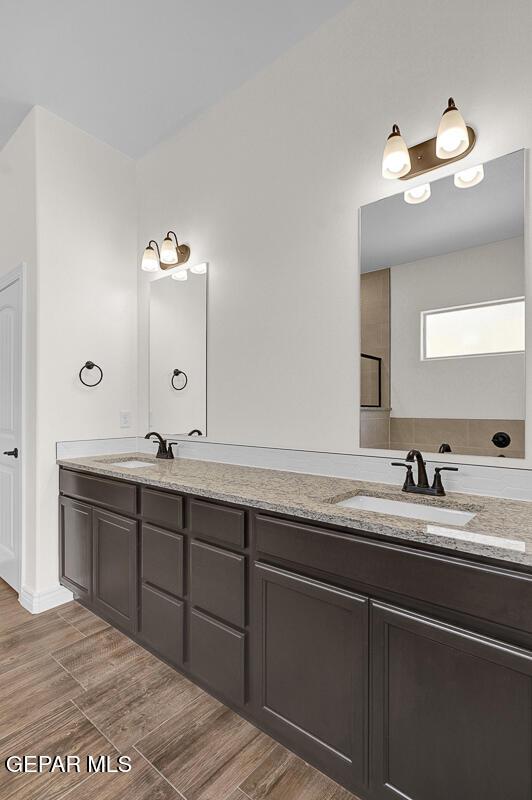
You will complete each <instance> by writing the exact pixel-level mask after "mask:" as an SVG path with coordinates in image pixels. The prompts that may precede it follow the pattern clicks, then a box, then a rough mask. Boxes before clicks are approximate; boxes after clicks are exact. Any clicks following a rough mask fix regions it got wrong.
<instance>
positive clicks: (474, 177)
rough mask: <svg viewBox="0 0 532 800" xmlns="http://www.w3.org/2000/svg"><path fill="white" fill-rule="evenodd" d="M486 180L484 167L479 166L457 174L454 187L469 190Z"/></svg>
mask: <svg viewBox="0 0 532 800" xmlns="http://www.w3.org/2000/svg"><path fill="white" fill-rule="evenodd" d="M483 179H484V165H483V164H478V166H476V167H469V169H463V170H462V171H461V172H457V173H456V175H455V176H454V185H455V186H456V188H457V189H469V188H470V187H471V186H476V185H477V183H480V181H481V180H483Z"/></svg>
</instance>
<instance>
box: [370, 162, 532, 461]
mask: <svg viewBox="0 0 532 800" xmlns="http://www.w3.org/2000/svg"><path fill="white" fill-rule="evenodd" d="M524 166H525V165H524V152H523V151H518V152H515V153H511V154H510V155H506V156H503V157H501V158H497V159H495V160H493V161H490V162H488V163H485V164H484V165H482V166H479V167H478V168H472V169H471V170H465V171H463V172H462V173H460V172H459V173H457V175H454V176H452V175H451V176H449V177H446V178H442V179H440V180H437V181H434V182H432V183H431V184H430V185H429V184H426V185H425V186H420V187H416V188H415V189H414V190H413V191H412V192H411V193H410V194H408V193H404V194H403V193H401V194H398V195H394V196H393V197H388V198H386V199H384V200H380V201H378V202H376V203H372V204H370V205H367V206H364V207H363V208H362V209H361V213H360V237H361V238H360V241H361V249H360V253H361V257H360V258H361V260H360V271H361V275H360V281H361V283H360V295H361V363H360V386H361V390H360V419H361V425H360V445H361V447H364V448H377V449H384V450H399V451H403V452H407V451H408V450H409V449H410V448H412V447H415V448H418V449H420V450H422V451H425V452H430V453H441V454H445V453H454V454H457V455H471V456H507V457H512V458H524V456H525V266H524V197H525V168H524Z"/></svg>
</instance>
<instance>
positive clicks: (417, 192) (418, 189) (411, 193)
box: [404, 183, 430, 205]
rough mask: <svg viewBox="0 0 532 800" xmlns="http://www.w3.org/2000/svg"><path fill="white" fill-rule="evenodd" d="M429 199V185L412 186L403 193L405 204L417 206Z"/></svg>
mask: <svg viewBox="0 0 532 800" xmlns="http://www.w3.org/2000/svg"><path fill="white" fill-rule="evenodd" d="M429 197H430V183H423V184H422V185H421V186H413V187H412V188H411V189H407V190H406V192H405V193H404V198H405V203H409V204H410V205H417V204H418V203H424V202H425V200H428V199H429Z"/></svg>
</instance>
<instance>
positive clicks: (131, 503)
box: [59, 469, 137, 514]
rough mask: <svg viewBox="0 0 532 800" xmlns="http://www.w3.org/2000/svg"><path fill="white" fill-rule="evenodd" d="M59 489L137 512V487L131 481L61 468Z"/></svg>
mask: <svg viewBox="0 0 532 800" xmlns="http://www.w3.org/2000/svg"><path fill="white" fill-rule="evenodd" d="M59 490H60V491H61V493H62V494H68V495H70V496H71V497H76V498H81V499H82V500H89V501H91V502H93V503H98V504H99V505H102V506H107V507H108V508H111V509H113V510H114V511H124V512H126V513H127V514H136V513H137V487H136V486H133V485H132V484H131V483H121V482H120V481H113V480H107V479H106V478H96V477H94V476H92V475H87V474H85V473H82V472H72V471H71V470H67V469H61V470H60V472H59Z"/></svg>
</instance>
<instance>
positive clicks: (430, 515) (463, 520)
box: [336, 494, 475, 527]
mask: <svg viewBox="0 0 532 800" xmlns="http://www.w3.org/2000/svg"><path fill="white" fill-rule="evenodd" d="M336 505H338V506H343V507H344V508H359V509H360V510H361V511H374V512H375V513H376V514H388V515H390V516H392V517H408V518H409V519H421V520H424V521H425V522H440V523H443V524H445V525H457V526H458V527H462V526H464V525H467V523H468V522H471V520H472V519H473V517H475V514H473V513H471V512H469V511H455V509H454V508H441V507H439V506H438V507H436V506H429V505H423V504H422V503H408V502H406V501H402V500H384V499H383V498H381V497H367V496H366V495H363V494H357V495H355V497H349V498H348V499H347V500H341V501H340V502H339V503H336Z"/></svg>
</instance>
